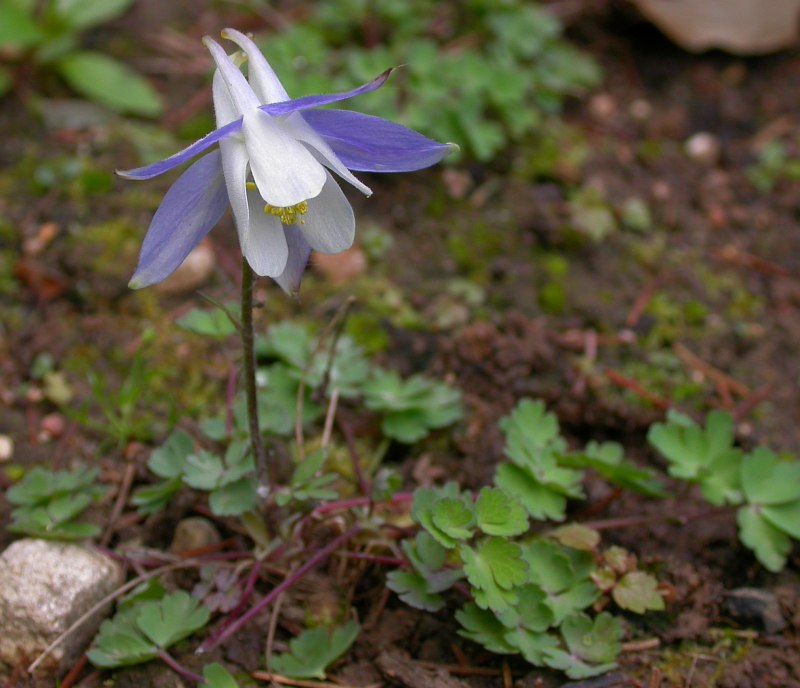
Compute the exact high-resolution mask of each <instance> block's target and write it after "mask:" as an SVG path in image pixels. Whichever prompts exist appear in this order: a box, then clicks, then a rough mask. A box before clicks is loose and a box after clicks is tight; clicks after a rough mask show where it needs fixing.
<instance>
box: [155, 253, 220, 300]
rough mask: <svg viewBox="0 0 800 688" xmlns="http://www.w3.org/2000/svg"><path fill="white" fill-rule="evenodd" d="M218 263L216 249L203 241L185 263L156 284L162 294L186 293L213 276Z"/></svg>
mask: <svg viewBox="0 0 800 688" xmlns="http://www.w3.org/2000/svg"><path fill="white" fill-rule="evenodd" d="M216 264H217V258H216V256H215V255H214V250H213V249H212V248H211V245H210V244H209V243H208V242H207V241H201V242H200V243H199V244H198V245H197V246H195V247H194V248H193V249H192V250H191V251H190V252H189V255H188V256H186V258H185V259H184V261H183V263H181V265H180V267H178V269H177V270H175V272H173V273H172V274H171V275H170V276H169V277H167V279H165V280H164V281H163V282H161V283H160V284H158V285H156V289H157V290H158V291H160V292H161V293H162V294H169V295H174V294H185V293H186V292H190V291H194V290H195V289H197V288H198V287H201V286H202V285H203V284H205V282H206V281H207V280H208V278H209V277H211V273H213V272H214V268H215V267H216Z"/></svg>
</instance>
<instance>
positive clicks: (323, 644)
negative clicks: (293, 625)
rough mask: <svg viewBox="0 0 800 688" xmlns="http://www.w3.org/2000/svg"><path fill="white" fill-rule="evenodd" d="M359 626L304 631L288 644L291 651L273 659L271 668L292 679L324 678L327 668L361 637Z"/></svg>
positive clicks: (350, 623)
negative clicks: (359, 635)
mask: <svg viewBox="0 0 800 688" xmlns="http://www.w3.org/2000/svg"><path fill="white" fill-rule="evenodd" d="M359 630H360V629H359V626H358V624H357V623H356V622H355V621H350V622H348V623H346V624H345V625H344V626H340V627H338V628H335V629H332V630H331V629H328V628H314V629H310V630H306V631H303V632H302V633H301V634H300V635H299V636H297V637H296V638H294V639H293V640H291V641H290V642H289V652H285V653H284V654H281V655H277V656H275V657H273V658H272V662H271V668H272V669H274V670H275V671H277V672H278V673H280V674H283V675H284V676H289V677H290V678H318V679H324V678H325V669H326V668H327V667H328V666H329V665H330V664H332V663H333V662H335V661H336V660H337V659H339V657H341V656H342V655H343V654H344V653H345V652H347V650H349V649H350V646H351V645H352V644H353V642H355V639H356V637H357V636H358V632H359Z"/></svg>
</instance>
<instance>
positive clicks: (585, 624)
mask: <svg viewBox="0 0 800 688" xmlns="http://www.w3.org/2000/svg"><path fill="white" fill-rule="evenodd" d="M561 635H562V637H563V638H564V642H565V643H566V646H567V650H568V651H567V652H564V651H562V650H548V651H546V652H545V662H546V664H547V666H549V667H552V668H553V669H561V670H563V671H565V672H566V674H567V676H569V677H570V678H574V679H582V678H589V677H590V676H597V675H599V674H603V673H605V672H607V671H610V670H611V669H613V668H614V667H615V666H616V663H615V660H616V658H617V655H618V654H619V652H620V649H621V646H620V638H621V636H622V627H621V626H620V623H619V621H617V619H615V618H614V617H613V616H611V614H609V613H608V612H603V613H601V614H599V615H598V616H597V617H595V619H594V621H592V619H591V618H589V617H588V616H587V615H586V614H573V615H572V616H569V617H567V618H566V619H564V622H563V623H562V624H561Z"/></svg>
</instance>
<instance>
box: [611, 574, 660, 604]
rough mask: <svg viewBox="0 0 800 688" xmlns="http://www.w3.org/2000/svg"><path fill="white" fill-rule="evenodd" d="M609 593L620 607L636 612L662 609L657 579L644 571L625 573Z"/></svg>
mask: <svg viewBox="0 0 800 688" xmlns="http://www.w3.org/2000/svg"><path fill="white" fill-rule="evenodd" d="M611 595H612V596H613V598H614V602H616V603H617V604H618V605H619V606H620V607H622V609H627V610H628V611H630V612H634V613H636V614H644V613H645V612H646V611H656V612H660V611H663V610H664V598H663V597H661V594H660V593H659V592H658V581H657V580H656V579H655V578H654V577H653V576H651V575H650V574H648V573H645V572H644V571H630V572H629V573H626V574H625V575H624V576H623V577H622V578H620V580H619V582H618V583H617V584H616V585H615V586H614V589H613V590H612V592H611Z"/></svg>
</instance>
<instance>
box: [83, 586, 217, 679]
mask: <svg viewBox="0 0 800 688" xmlns="http://www.w3.org/2000/svg"><path fill="white" fill-rule="evenodd" d="M210 615H211V612H210V611H209V610H208V608H207V607H204V606H203V605H202V604H200V602H199V601H198V600H197V599H195V598H194V597H192V596H191V595H189V593H187V592H185V591H183V590H180V591H178V592H174V593H171V594H169V595H165V596H164V597H161V598H160V599H148V595H147V594H145V595H143V596H141V597H134V598H133V599H129V600H128V601H127V602H126V603H125V604H121V605H120V608H119V610H118V611H117V613H116V614H115V615H114V617H113V618H111V619H107V620H106V621H104V622H103V623H102V624H101V625H100V630H99V631H98V633H97V635H96V636H95V639H94V642H93V645H92V648H91V649H90V650H89V651H88V652H87V653H86V654H87V655H88V657H89V661H91V662H92V664H94V665H95V666H97V667H103V668H110V667H118V666H128V665H131V664H141V663H142V662H146V661H148V660H151V659H153V658H155V657H157V656H158V655H159V652H160V651H162V650H166V649H167V648H169V647H171V646H172V645H175V644H176V643H178V642H180V641H181V640H183V639H184V638H187V637H189V636H190V635H192V633H194V632H195V631H197V630H198V629H200V628H202V627H203V626H205V625H206V624H207V623H208V620H209V617H210Z"/></svg>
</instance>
